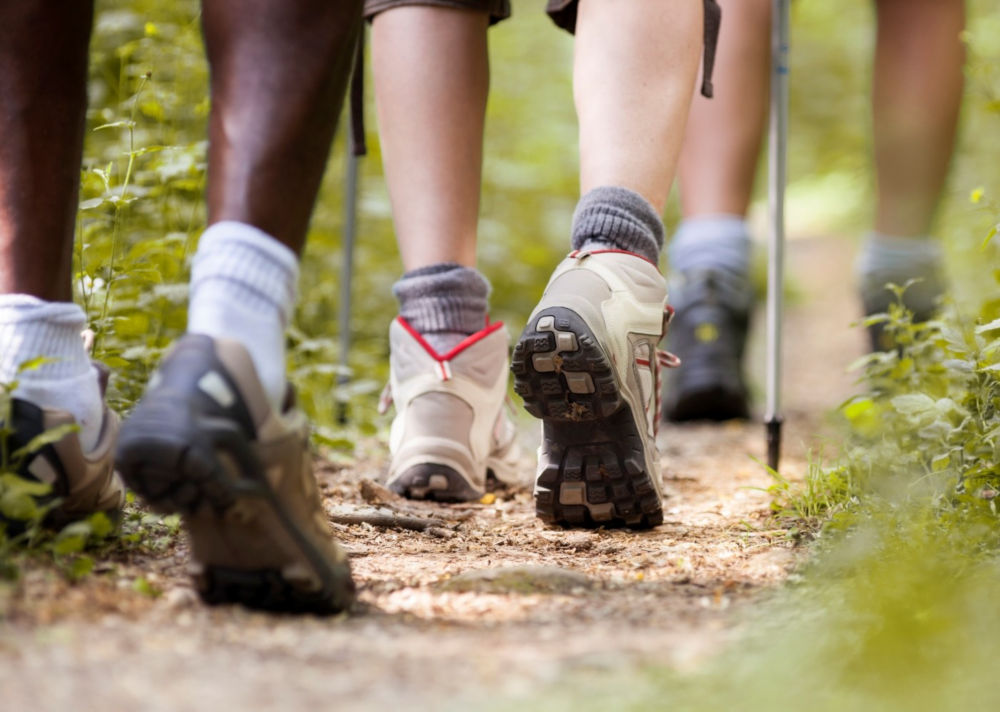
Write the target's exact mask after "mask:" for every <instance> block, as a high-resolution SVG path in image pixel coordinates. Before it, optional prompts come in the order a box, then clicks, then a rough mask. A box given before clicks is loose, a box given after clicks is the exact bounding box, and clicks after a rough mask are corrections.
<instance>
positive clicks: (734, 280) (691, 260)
mask: <svg viewBox="0 0 1000 712" xmlns="http://www.w3.org/2000/svg"><path fill="white" fill-rule="evenodd" d="M750 248H751V244H750V232H749V230H748V229H747V223H746V220H745V219H744V218H743V217H742V216H740V215H724V214H719V215H699V216H696V217H692V218H688V219H686V220H684V221H683V222H682V223H681V224H680V227H678V228H677V232H675V233H674V236H673V239H672V240H671V241H670V247H669V248H668V255H669V258H670V274H671V275H672V277H671V281H670V300H671V304H673V305H674V306H675V307H676V308H678V309H682V308H684V306H685V305H686V303H687V300H688V298H689V297H692V295H693V298H701V297H700V295H703V294H704V293H705V292H704V290H703V289H700V288H697V287H696V286H695V285H698V284H700V283H701V282H702V281H703V280H704V279H706V278H710V279H711V280H712V283H713V284H714V285H715V288H716V290H717V291H715V294H716V295H717V296H719V297H721V298H722V299H723V300H724V302H725V303H727V304H728V305H730V306H732V307H735V308H739V309H748V308H750V304H751V303H752V301H753V292H752V288H751V285H750ZM689 287H692V288H693V291H692V289H689Z"/></svg>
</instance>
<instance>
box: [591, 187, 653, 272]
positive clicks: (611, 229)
mask: <svg viewBox="0 0 1000 712" xmlns="http://www.w3.org/2000/svg"><path fill="white" fill-rule="evenodd" d="M571 244H572V246H573V249H574V250H591V249H594V248H610V249H616V250H624V251H626V252H633V253H635V254H637V255H640V256H641V257H644V258H645V259H647V260H649V261H650V262H652V263H653V264H656V263H657V262H658V261H659V259H660V250H661V249H662V248H663V221H662V220H661V219H660V216H659V214H658V213H657V212H656V210H655V209H654V208H653V206H652V205H650V204H649V202H647V201H646V199H645V198H643V197H642V196H641V195H639V194H638V193H636V192H634V191H631V190H628V189H627V188H620V187H615V186H602V187H600V188H594V189H593V190H591V191H589V192H588V193H587V194H586V195H584V196H583V197H582V198H580V202H579V203H578V204H577V206H576V211H575V212H574V213H573V228H572V235H571Z"/></svg>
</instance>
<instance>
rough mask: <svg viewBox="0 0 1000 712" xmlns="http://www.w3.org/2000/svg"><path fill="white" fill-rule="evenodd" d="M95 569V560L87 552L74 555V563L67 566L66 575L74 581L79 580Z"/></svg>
mask: <svg viewBox="0 0 1000 712" xmlns="http://www.w3.org/2000/svg"><path fill="white" fill-rule="evenodd" d="M93 570H94V560H93V559H92V558H91V557H89V556H87V555H86V554H81V555H80V556H75V557H73V561H72V563H70V565H69V566H68V567H67V568H66V575H67V576H69V578H70V579H71V580H73V581H78V580H80V579H82V578H83V577H84V576H86V575H87V574H89V573H90V572H91V571H93Z"/></svg>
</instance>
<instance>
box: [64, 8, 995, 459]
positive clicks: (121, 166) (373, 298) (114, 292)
mask: <svg viewBox="0 0 1000 712" xmlns="http://www.w3.org/2000/svg"><path fill="white" fill-rule="evenodd" d="M98 6H99V9H98V16H97V25H96V32H95V36H94V40H93V44H92V56H93V64H92V69H91V82H90V99H91V109H90V112H89V124H90V128H91V130H90V131H88V134H87V145H86V150H85V156H86V158H85V165H84V171H83V193H82V195H81V205H82V207H83V210H82V211H81V215H80V229H79V233H80V238H81V239H80V241H79V245H78V276H79V279H78V283H79V284H78V286H79V295H80V298H81V299H82V300H83V301H84V302H85V304H86V305H87V308H88V311H89V313H90V315H91V318H92V320H93V323H94V325H95V326H96V327H97V330H98V332H99V334H100V341H99V353H100V355H101V356H102V357H103V358H105V359H106V360H108V361H109V362H110V363H111V365H112V366H113V367H114V368H115V370H116V373H117V378H116V381H115V388H114V390H113V393H112V396H113V399H114V400H115V402H116V404H117V405H118V406H120V407H122V408H123V409H127V408H128V407H129V406H130V404H131V403H132V402H133V401H134V399H135V397H136V396H137V395H138V393H139V392H140V389H141V386H142V383H143V382H144V379H145V377H146V375H147V374H148V371H149V368H150V367H151V365H152V364H154V363H155V361H156V359H157V358H158V356H159V355H160V353H161V352H162V349H163V348H164V346H165V345H166V344H167V343H168V342H169V340H170V339H171V338H172V337H174V336H175V335H176V334H177V333H179V331H180V330H181V329H182V328H183V324H184V304H185V300H186V286H185V282H186V270H187V264H188V257H189V256H190V254H191V252H192V250H193V249H194V246H195V244H196V240H197V236H198V234H199V232H200V230H201V228H202V226H203V220H204V211H203V207H202V204H201V192H202V189H203V187H204V155H205V143H204V136H205V119H206V116H207V113H208V100H207V93H206V87H207V70H206V67H205V63H204V59H203V56H202V48H201V39H200V31H199V26H198V14H197V13H198V4H197V2H195V1H194V0H179V1H178V2H174V3H162V2H156V1H155V0H101V1H100V2H99V3H98ZM793 6H794V7H793V45H792V74H791V110H790V111H791V137H790V150H789V159H790V185H789V227H790V232H791V233H792V234H793V235H796V234H798V235H801V234H808V235H820V234H836V235H838V236H842V237H843V238H844V239H845V240H851V239H854V238H855V237H856V236H857V235H858V234H860V233H861V232H863V231H864V229H865V226H866V224H867V221H868V219H869V218H868V216H869V214H870V212H871V208H872V200H871V194H872V176H871V170H870V160H869V156H870V153H871V151H870V131H869V123H870V121H869V109H868V107H869V98H868V84H869V71H870V63H871V54H872V44H873V30H874V28H873V9H872V5H871V3H870V2H867V1H866V0H841V1H840V2H837V3H829V2H822V1H821V0H800V1H799V2H796V3H794V4H793ZM514 10H515V13H514V17H513V19H511V20H510V21H508V22H504V23H502V24H500V25H499V26H497V27H496V28H494V29H493V30H492V31H491V34H490V55H491V62H492V65H493V67H494V72H493V81H492V93H491V97H490V101H489V106H488V119H487V138H486V165H485V171H484V185H483V202H482V211H481V212H482V214H481V221H480V242H479V256H480V260H481V268H482V270H483V271H484V272H485V273H486V275H487V276H488V277H489V279H490V280H491V281H492V284H493V298H492V311H493V314H492V315H493V318H494V319H502V320H504V321H506V322H507V323H508V324H509V326H510V328H511V331H512V332H513V333H515V334H516V333H517V332H518V331H519V330H520V328H521V326H522V325H523V321H524V319H525V317H526V316H527V314H528V313H529V311H530V310H531V308H532V307H533V305H534V303H535V301H536V299H537V297H538V295H539V294H540V292H541V289H542V287H543V286H544V283H545V281H546V279H547V277H548V274H549V272H550V270H551V268H552V266H553V265H554V264H555V263H556V262H557V260H558V259H560V257H561V256H562V254H563V253H564V252H565V251H566V249H567V242H568V237H567V236H568V231H569V225H570V218H571V215H572V210H573V206H574V203H575V200H576V198H577V175H576V172H577V149H576V126H575V116H574V110H573V104H572V90H571V84H570V69H571V61H572V38H571V37H570V36H569V35H567V34H566V33H564V32H561V31H558V30H556V29H555V28H554V26H553V25H552V24H551V23H550V22H549V21H548V19H547V18H546V17H545V15H544V13H543V12H542V11H541V8H540V7H539V5H538V3H534V2H523V1H521V2H519V1H518V0H515V2H514ZM970 15H971V21H970V29H969V37H970V47H971V51H970V61H969V70H968V74H969V84H968V99H967V101H966V110H965V115H964V119H963V131H962V139H961V148H960V150H959V152H958V155H957V158H956V163H955V170H954V175H953V179H952V181H951V184H950V186H949V189H948V199H947V200H946V203H945V206H944V208H943V210H942V220H941V223H940V228H939V231H938V232H939V234H940V235H941V237H942V238H943V239H944V240H945V241H946V243H947V244H948V246H949V248H950V249H951V252H952V257H953V260H952V262H953V264H952V266H953V268H954V270H956V271H957V272H958V273H959V274H961V278H960V279H958V280H957V283H958V284H960V285H962V291H964V292H966V293H973V294H974V293H975V292H976V290H977V285H980V284H982V283H983V280H984V279H987V280H988V279H989V275H983V274H982V270H981V269H979V270H976V269H975V266H976V265H978V264H979V263H981V261H982V260H981V252H979V249H980V247H979V246H980V243H981V242H982V239H983V236H984V234H985V233H986V231H987V229H988V226H989V224H990V220H992V219H993V214H991V213H990V211H989V210H988V209H987V210H983V209H981V208H984V207H988V206H989V205H991V204H992V203H991V201H992V200H993V199H994V197H995V196H996V194H997V185H998V172H1000V171H998V169H997V162H996V159H995V156H996V155H997V148H998V142H1000V133H998V132H997V130H996V117H997V113H996V112H997V106H998V99H997V95H996V80H995V74H992V73H991V72H990V65H991V63H992V62H995V61H996V59H997V57H998V56H1000V18H998V16H997V12H996V10H995V8H994V7H993V6H992V4H991V3H990V2H987V1H986V0H975V1H974V2H971V3H970ZM831 27H835V28H836V32H831V31H830V28H831ZM368 80H369V81H368V92H367V94H368V99H367V102H366V103H367V106H366V113H367V116H368V126H367V133H368V135H367V138H368V144H369V146H370V148H371V151H370V154H369V156H368V157H366V158H364V159H363V160H362V163H361V191H360V201H359V209H360V214H359V235H358V245H357V252H356V254H355V265H354V279H355V287H354V292H353V293H354V303H353V309H352V325H351V328H352V332H353V334H352V339H353V343H354V348H353V349H352V352H351V354H350V362H351V364H352V367H353V380H352V381H351V383H350V385H348V386H344V385H340V386H338V385H337V376H338V371H337V369H336V368H335V367H333V364H336V363H337V362H338V360H339V353H338V348H337V340H336V336H337V334H338V332H339V330H340V328H341V325H340V324H338V323H337V313H338V311H337V307H338V304H337V302H338V299H339V296H338V294H339V280H340V278H341V275H342V273H343V270H344V265H343V263H342V254H341V232H342V226H343V215H344V205H343V191H344V171H345V160H346V159H345V153H344V136H343V133H344V132H341V135H340V136H339V137H338V140H337V144H336V146H335V148H334V151H333V154H332V156H331V159H330V165H329V170H328V171H327V176H326V179H325V182H324V185H323V189H322V193H321V195H320V198H319V202H318V206H317V210H316V214H315V218H314V220H313V224H312V228H311V235H310V243H309V247H308V251H307V256H306V259H305V263H304V267H303V279H302V284H301V293H302V300H301V304H300V307H299V310H298V315H297V319H296V324H295V329H294V330H293V332H292V335H291V339H292V343H293V345H294V346H295V348H294V349H293V350H292V357H293V378H294V380H295V381H296V383H297V384H298V385H299V386H300V391H301V392H302V394H303V396H304V399H303V400H304V404H305V406H306V408H307V409H308V410H309V411H310V413H311V414H312V415H313V416H314V417H315V418H316V421H317V423H318V425H319V429H318V432H319V435H320V437H321V439H325V440H326V441H327V442H329V443H332V444H336V445H338V446H341V447H343V448H346V449H349V448H350V447H351V444H352V442H354V441H355V438H354V437H353V435H354V434H356V433H354V431H352V428H360V429H361V431H362V432H368V433H370V432H374V431H375V430H376V429H377V428H378V427H379V426H381V425H384V422H385V421H383V420H379V419H378V418H377V417H376V416H375V415H374V403H375V392H376V391H377V390H378V388H380V384H381V382H382V381H383V380H384V378H385V375H386V367H387V353H388V350H387V336H386V334H387V327H388V323H389V321H390V320H391V318H392V317H393V315H394V314H395V309H396V306H395V302H394V300H393V297H392V295H391V285H392V283H393V282H394V281H395V280H396V278H397V277H398V276H399V274H400V272H401V265H400V261H399V258H398V255H397V252H396V248H395V242H394V237H393V228H392V220H391V215H390V209H389V205H388V199H387V196H386V190H385V185H384V182H383V179H382V171H381V161H380V153H379V143H378V132H377V126H376V124H375V120H374V107H373V105H372V104H373V102H372V98H371V94H372V92H371V89H370V86H371V82H370V80H371V77H370V74H369V77H368ZM762 175H763V171H762ZM980 186H982V187H984V188H985V189H986V190H985V192H984V196H985V197H984V199H983V201H982V203H981V205H980V206H977V207H978V208H980V209H979V210H978V211H977V210H973V209H970V206H969V200H968V196H969V194H970V191H971V190H973V189H974V188H976V187H980ZM757 195H758V203H759V204H758V206H757V207H756V208H755V209H756V210H757V211H758V212H759V210H760V209H761V206H762V204H763V203H762V201H765V200H766V195H764V181H758V190H757ZM666 218H667V223H668V228H669V227H672V226H673V225H675V224H676V221H677V207H676V199H674V200H673V201H672V203H671V205H670V207H669V208H668V211H667V216H666ZM758 237H760V238H763V237H764V236H763V235H759V236H758ZM845 249H847V245H846V243H845ZM791 279H793V280H794V275H791ZM845 297H849V295H845ZM341 401H350V404H351V409H350V412H351V413H352V414H353V416H354V417H353V418H352V421H351V425H350V426H349V427H348V428H346V429H344V428H334V426H335V415H336V414H337V412H338V403H339V402H341Z"/></svg>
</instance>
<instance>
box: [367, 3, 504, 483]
mask: <svg viewBox="0 0 1000 712" xmlns="http://www.w3.org/2000/svg"><path fill="white" fill-rule="evenodd" d="M459 5H461V7H446V6H433V5H413V4H409V3H406V2H395V3H391V2H389V3H387V2H378V1H375V2H369V3H368V9H369V10H370V14H372V15H373V31H372V33H373V37H372V45H373V46H372V54H373V57H374V69H375V95H376V100H377V105H378V121H379V132H380V137H381V144H382V157H383V162H384V166H385V174H386V182H387V184H388V188H389V198H390V202H391V204H392V211H393V219H394V223H395V227H396V236H397V240H398V242H399V248H400V252H401V255H402V258H403V265H404V268H405V270H406V272H405V273H404V275H403V276H402V278H401V279H400V280H399V281H398V282H397V283H396V285H395V286H394V289H393V292H394V294H395V295H396V297H397V299H398V300H399V303H400V316H399V318H398V319H396V320H394V322H393V324H392V326H391V327H390V347H391V357H390V365H391V383H390V387H391V391H392V396H393V400H394V402H395V405H396V409H397V415H396V418H395V419H394V420H393V426H392V437H391V438H390V449H391V451H392V459H391V462H390V467H389V473H388V479H387V483H388V486H389V487H390V488H392V489H393V490H395V491H397V492H399V493H401V494H404V495H406V496H409V497H414V498H419V499H424V498H429V499H442V500H470V499H478V498H479V497H480V496H482V494H483V492H484V491H485V488H486V478H487V471H488V470H491V471H493V473H494V474H495V475H497V476H499V477H501V478H503V477H504V476H509V474H510V471H511V470H512V467H513V465H512V461H513V459H514V457H515V455H516V451H515V448H514V445H515V443H514V429H513V427H512V426H511V424H510V423H509V421H508V419H507V418H506V415H505V414H504V413H503V401H504V397H505V394H506V380H507V378H506V374H507V358H506V356H507V344H508V337H507V333H506V331H505V330H504V329H503V328H502V325H490V326H487V324H486V322H487V297H488V293H489V284H488V282H487V281H486V279H485V277H483V275H482V274H480V273H479V272H478V271H477V270H476V269H475V260H476V229H477V223H478V220H479V193H480V176H481V172H482V151H483V122H484V119H485V112H486V97H487V92H488V89H489V63H488V57H487V51H486V50H487V45H486V31H487V27H488V25H489V23H490V21H491V19H493V20H496V19H500V18H501V17H503V16H504V15H505V14H506V11H507V8H506V4H505V3H502V2H493V1H489V0H487V1H482V0H470V1H469V2H464V3H459Z"/></svg>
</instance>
